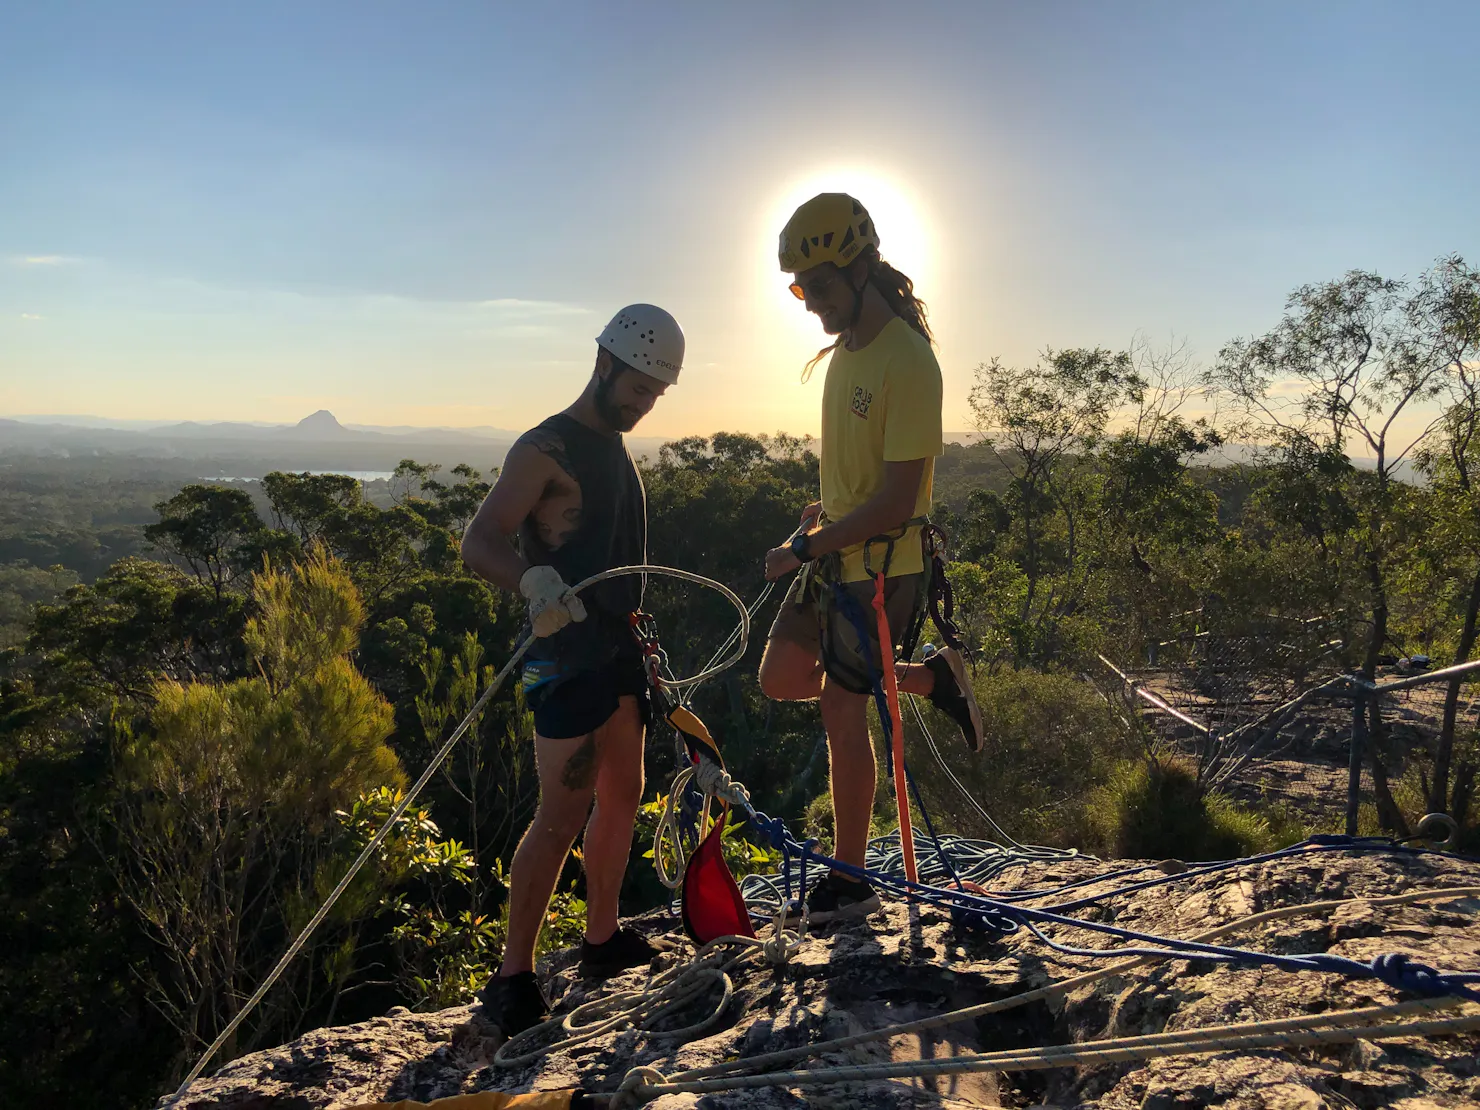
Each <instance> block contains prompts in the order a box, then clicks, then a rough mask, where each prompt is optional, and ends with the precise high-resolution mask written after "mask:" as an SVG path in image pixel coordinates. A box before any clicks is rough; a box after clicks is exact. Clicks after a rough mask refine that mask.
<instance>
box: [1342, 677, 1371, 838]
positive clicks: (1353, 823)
mask: <svg viewBox="0 0 1480 1110" xmlns="http://www.w3.org/2000/svg"><path fill="white" fill-rule="evenodd" d="M1371 696H1372V694H1371V691H1369V690H1368V688H1367V684H1366V682H1365V681H1364V680H1363V679H1361V678H1360V677H1353V679H1352V739H1351V753H1350V763H1349V764H1348V766H1347V773H1346V835H1347V836H1356V835H1357V807H1358V806H1359V805H1360V803H1361V800H1362V750H1363V749H1364V748H1365V747H1366V746H1367V699H1368V698H1369V697H1371Z"/></svg>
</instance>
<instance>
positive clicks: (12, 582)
mask: <svg viewBox="0 0 1480 1110" xmlns="http://www.w3.org/2000/svg"><path fill="white" fill-rule="evenodd" d="M75 585H77V574H76V572H75V571H71V570H68V569H67V568H66V567H64V566H62V565H60V564H57V565H54V566H50V567H44V568H43V567H33V566H31V564H30V563H28V562H25V561H24V560H22V561H20V562H16V563H5V564H0V650H3V649H5V648H8V647H14V646H17V645H19V644H21V643H22V642H23V641H24V640H25V638H26V633H27V632H28V631H29V630H30V627H31V619H32V616H33V612H34V610H35V607H36V606H37V605H38V604H44V603H50V602H52V601H54V600H55V599H56V597H57V596H58V595H60V594H62V593H64V592H65V591H66V590H68V589H70V588H71V587H73V586H75Z"/></svg>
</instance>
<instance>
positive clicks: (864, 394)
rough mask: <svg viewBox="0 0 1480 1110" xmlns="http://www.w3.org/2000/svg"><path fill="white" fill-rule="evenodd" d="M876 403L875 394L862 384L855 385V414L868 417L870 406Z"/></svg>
mask: <svg viewBox="0 0 1480 1110" xmlns="http://www.w3.org/2000/svg"><path fill="white" fill-rule="evenodd" d="M873 403H874V395H873V394H872V393H870V392H869V391H868V390H866V389H864V388H863V386H861V385H855V386H854V387H853V415H854V416H861V417H863V418H864V419H865V420H867V419H868V407H869V406H870V405H872V404H873Z"/></svg>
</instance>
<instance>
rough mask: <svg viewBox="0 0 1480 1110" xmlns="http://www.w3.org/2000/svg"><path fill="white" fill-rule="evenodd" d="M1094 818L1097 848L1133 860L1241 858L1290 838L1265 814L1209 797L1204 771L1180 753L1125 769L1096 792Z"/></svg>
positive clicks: (1123, 764) (1119, 767)
mask: <svg viewBox="0 0 1480 1110" xmlns="http://www.w3.org/2000/svg"><path fill="white" fill-rule="evenodd" d="M1088 818H1089V824H1090V827H1091V830H1092V841H1091V845H1092V847H1093V848H1094V850H1095V851H1097V852H1100V853H1102V854H1105V855H1110V856H1115V857H1120V858H1126V859H1161V858H1164V857H1173V858H1176V859H1184V860H1213V859H1233V858H1234V857H1237V856H1249V855H1257V854H1259V853H1261V852H1268V851H1272V850H1274V848H1276V847H1277V846H1278V844H1279V841H1280V839H1282V838H1281V837H1280V836H1278V835H1277V833H1276V830H1275V828H1273V827H1272V826H1271V823H1270V820H1269V818H1268V817H1267V816H1265V815H1264V814H1262V813H1257V812H1255V811H1254V810H1251V809H1248V808H1246V807H1244V806H1240V805H1239V804H1238V803H1236V802H1234V801H1233V800H1232V799H1231V798H1228V797H1227V796H1225V795H1222V794H1218V793H1204V792H1203V790H1202V788H1201V786H1200V785H1199V783H1198V781H1197V771H1196V768H1195V767H1194V766H1193V765H1192V763H1191V762H1190V761H1186V760H1183V759H1180V758H1177V757H1175V756H1172V757H1165V756H1164V757H1153V758H1148V759H1137V760H1125V761H1123V762H1121V763H1119V764H1117V765H1116V767H1115V768H1114V770H1113V771H1112V772H1111V774H1110V779H1109V781H1108V782H1107V783H1106V784H1105V785H1104V786H1103V787H1101V788H1099V789H1098V790H1096V791H1094V793H1093V794H1092V795H1091V797H1090V805H1089V811H1088ZM1286 828H1287V826H1286ZM1297 839H1298V837H1297Z"/></svg>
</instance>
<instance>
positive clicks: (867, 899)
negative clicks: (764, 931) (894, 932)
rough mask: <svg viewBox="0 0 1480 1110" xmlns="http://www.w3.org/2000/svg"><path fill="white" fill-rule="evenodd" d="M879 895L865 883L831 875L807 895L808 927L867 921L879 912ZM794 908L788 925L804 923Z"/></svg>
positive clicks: (826, 876) (836, 874)
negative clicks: (846, 921)
mask: <svg viewBox="0 0 1480 1110" xmlns="http://www.w3.org/2000/svg"><path fill="white" fill-rule="evenodd" d="M881 904H882V903H881V902H880V901H879V894H878V892H877V891H876V890H874V888H873V887H872V886H870V885H869V884H868V883H867V882H865V881H864V880H863V879H848V878H845V877H843V876H842V875H839V874H838V873H837V872H835V871H829V872H828V873H827V874H826V875H824V876H823V877H822V878H820V879H818V880H817V881H816V882H815V883H813V884H812V889H811V890H809V891H807V924H808V925H822V924H825V923H826V922H829V921H840V920H844V919H846V918H850V917H867V916H868V915H869V914H871V913H873V912H874V911H875V910H877V909H878V908H879V906H880V905H881ZM800 917H801V913H800V911H799V910H798V909H797V908H796V907H795V904H793V906H792V908H791V909H790V910H789V911H788V913H787V918H788V923H790V922H791V921H796V920H798V919H800Z"/></svg>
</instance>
